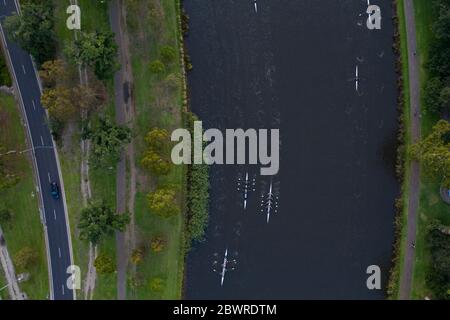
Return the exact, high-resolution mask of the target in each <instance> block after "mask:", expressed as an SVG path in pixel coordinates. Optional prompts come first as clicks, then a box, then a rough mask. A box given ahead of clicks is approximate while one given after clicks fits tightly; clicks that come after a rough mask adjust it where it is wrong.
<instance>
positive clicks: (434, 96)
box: [424, 77, 443, 113]
mask: <svg viewBox="0 0 450 320" xmlns="http://www.w3.org/2000/svg"><path fill="white" fill-rule="evenodd" d="M442 87H443V85H442V81H441V80H440V79H439V78H438V77H434V78H431V79H430V80H428V81H427V82H426V86H425V94H424V102H425V107H426V108H427V110H428V111H430V112H433V113H436V112H439V111H440V110H441V102H440V94H441V90H442Z"/></svg>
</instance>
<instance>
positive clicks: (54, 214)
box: [53, 209, 56, 220]
mask: <svg viewBox="0 0 450 320" xmlns="http://www.w3.org/2000/svg"><path fill="white" fill-rule="evenodd" d="M53 217H54V218H55V220H56V210H55V209H53Z"/></svg>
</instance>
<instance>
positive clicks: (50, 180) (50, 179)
mask: <svg viewBox="0 0 450 320" xmlns="http://www.w3.org/2000/svg"><path fill="white" fill-rule="evenodd" d="M47 175H48V182H52V178H51V177H50V172H48V173H47Z"/></svg>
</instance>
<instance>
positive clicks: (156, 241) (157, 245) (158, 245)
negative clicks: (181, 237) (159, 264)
mask: <svg viewBox="0 0 450 320" xmlns="http://www.w3.org/2000/svg"><path fill="white" fill-rule="evenodd" d="M165 246H166V241H165V240H164V238H163V237H154V238H153V239H152V241H151V242H150V247H151V248H152V251H153V252H155V253H157V252H161V251H163V250H164V247H165Z"/></svg>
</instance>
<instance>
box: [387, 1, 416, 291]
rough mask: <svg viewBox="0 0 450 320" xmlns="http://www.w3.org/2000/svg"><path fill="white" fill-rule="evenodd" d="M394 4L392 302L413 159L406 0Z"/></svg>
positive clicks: (402, 246) (400, 261) (400, 262)
mask: <svg viewBox="0 0 450 320" xmlns="http://www.w3.org/2000/svg"><path fill="white" fill-rule="evenodd" d="M394 5H395V10H396V17H395V18H394V25H395V27H396V36H395V37H394V40H395V43H394V51H395V52H396V55H397V62H396V70H397V73H398V83H397V85H398V87H399V97H398V106H397V107H398V110H399V112H400V116H399V131H398V136H397V138H398V148H397V163H396V174H397V177H398V179H399V180H400V182H401V195H400V197H399V198H398V199H397V200H396V206H395V207H396V210H397V217H396V220H395V228H396V240H395V243H394V253H393V259H392V263H393V266H392V269H391V274H390V279H389V284H388V290H387V293H388V298H389V299H397V298H398V294H399V285H400V277H401V270H402V269H403V265H404V249H405V243H406V233H407V223H406V222H407V215H408V202H409V179H410V167H411V158H410V156H409V153H408V150H409V148H410V146H411V123H410V113H411V112H410V109H411V105H410V86H409V68H408V63H409V61H408V43H407V38H406V23H405V8H404V0H397V1H395V4H394Z"/></svg>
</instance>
